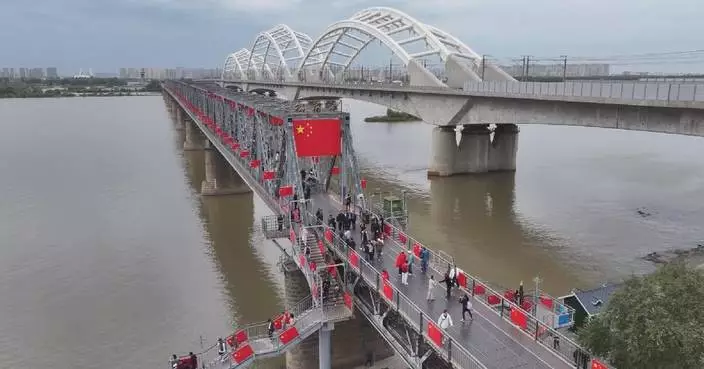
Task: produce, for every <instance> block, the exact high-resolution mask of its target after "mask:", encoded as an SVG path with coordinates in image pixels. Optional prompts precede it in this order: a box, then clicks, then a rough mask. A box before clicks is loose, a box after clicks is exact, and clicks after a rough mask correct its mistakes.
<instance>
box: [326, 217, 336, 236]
mask: <svg viewBox="0 0 704 369" xmlns="http://www.w3.org/2000/svg"><path fill="white" fill-rule="evenodd" d="M328 226H330V228H332V231H333V232H335V231H336V230H337V223H336V222H335V218H333V217H332V214H328Z"/></svg>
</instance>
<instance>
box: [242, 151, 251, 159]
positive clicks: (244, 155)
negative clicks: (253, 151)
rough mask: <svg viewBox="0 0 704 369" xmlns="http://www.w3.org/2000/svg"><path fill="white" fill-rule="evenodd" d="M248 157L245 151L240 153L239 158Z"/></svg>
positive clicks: (247, 152)
mask: <svg viewBox="0 0 704 369" xmlns="http://www.w3.org/2000/svg"><path fill="white" fill-rule="evenodd" d="M248 156H249V151H247V150H242V151H240V158H246V157H248Z"/></svg>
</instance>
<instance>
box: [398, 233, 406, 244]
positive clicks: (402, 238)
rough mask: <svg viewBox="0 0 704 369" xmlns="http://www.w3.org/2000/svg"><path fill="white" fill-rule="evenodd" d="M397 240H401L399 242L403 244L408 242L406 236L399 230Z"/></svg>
mask: <svg viewBox="0 0 704 369" xmlns="http://www.w3.org/2000/svg"><path fill="white" fill-rule="evenodd" d="M398 242H401V243H402V244H404V245H405V244H406V242H408V237H407V236H406V234H405V233H403V232H399V234H398Z"/></svg>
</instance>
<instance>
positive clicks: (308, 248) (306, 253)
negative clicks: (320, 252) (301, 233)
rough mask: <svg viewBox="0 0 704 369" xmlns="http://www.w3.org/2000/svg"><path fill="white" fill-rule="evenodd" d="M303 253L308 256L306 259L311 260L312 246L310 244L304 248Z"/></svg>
mask: <svg viewBox="0 0 704 369" xmlns="http://www.w3.org/2000/svg"><path fill="white" fill-rule="evenodd" d="M303 255H305V256H306V261H310V247H308V245H306V247H304V248H303Z"/></svg>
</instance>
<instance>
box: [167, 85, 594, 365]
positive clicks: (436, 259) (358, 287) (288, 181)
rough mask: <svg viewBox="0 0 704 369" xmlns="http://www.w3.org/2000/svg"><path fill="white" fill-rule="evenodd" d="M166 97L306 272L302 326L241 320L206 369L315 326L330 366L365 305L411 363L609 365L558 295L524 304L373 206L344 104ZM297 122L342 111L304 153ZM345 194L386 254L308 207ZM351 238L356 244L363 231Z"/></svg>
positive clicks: (328, 208)
mask: <svg viewBox="0 0 704 369" xmlns="http://www.w3.org/2000/svg"><path fill="white" fill-rule="evenodd" d="M164 99H165V101H166V104H167V106H168V107H169V109H170V111H171V112H172V113H173V115H174V116H175V117H176V119H177V120H179V119H181V118H183V120H187V121H188V122H189V123H188V124H194V125H195V126H196V127H198V129H199V130H200V131H202V133H203V134H204V135H205V137H206V138H207V140H208V142H209V143H210V145H212V149H213V150H216V152H217V153H218V154H219V155H220V156H221V157H222V158H223V159H224V160H225V161H227V162H228V163H229V164H230V165H231V166H232V168H233V169H234V170H235V171H236V172H237V174H238V175H239V176H240V177H241V179H242V180H243V181H244V182H245V183H246V184H247V185H248V186H249V187H250V188H251V189H252V190H253V191H254V192H256V193H257V195H259V196H260V197H261V198H262V199H263V200H264V201H265V203H266V204H267V205H268V207H269V208H270V209H271V210H272V211H273V213H274V215H272V216H267V217H264V218H263V219H262V228H263V231H264V234H265V235H266V237H267V238H270V239H274V240H276V244H277V245H278V246H279V248H280V249H281V251H282V255H283V257H284V261H285V262H284V263H282V264H283V265H284V268H285V269H286V270H289V271H291V270H293V271H296V272H297V273H299V274H301V275H302V276H303V277H302V278H301V279H302V280H303V283H304V284H305V285H306V291H308V290H309V291H310V293H309V294H308V296H307V297H304V298H303V299H302V300H300V301H296V302H293V303H290V302H288V301H287V305H288V307H287V308H288V310H289V311H292V312H294V313H295V316H296V321H295V324H293V325H290V326H283V324H281V323H282V321H281V320H278V319H277V321H278V323H277V328H280V329H278V330H277V331H276V332H275V333H274V334H273V335H272V334H268V332H267V323H255V324H251V325H248V326H245V327H242V328H241V329H239V330H238V331H236V332H232V334H231V335H229V336H228V339H227V341H228V343H230V344H231V346H230V347H231V351H230V352H228V353H227V354H226V355H222V356H219V355H217V354H216V353H215V352H213V350H209V351H206V352H203V353H201V354H200V355H201V362H203V363H206V364H207V366H208V367H210V368H239V367H244V366H247V365H249V364H251V363H252V362H254V361H255V360H256V359H257V358H263V357H270V356H274V355H280V354H282V353H285V352H289V351H292V350H295V349H296V347H297V345H301V344H304V341H305V339H306V338H307V337H309V336H311V335H313V334H315V333H317V334H318V338H319V353H318V354H319V358H318V362H319V364H320V368H321V369H329V368H330V367H331V355H330V350H331V348H330V337H331V330H332V329H334V323H335V322H341V321H345V320H348V319H350V318H351V317H352V316H353V315H354V314H358V315H359V316H362V317H364V318H366V319H367V320H368V321H369V322H370V323H371V325H372V326H373V327H374V328H375V329H376V330H377V331H378V333H379V334H380V335H381V336H382V337H383V338H384V340H386V342H387V343H388V345H389V346H390V347H391V348H393V349H394V350H395V352H396V353H397V354H398V356H399V357H400V358H402V359H403V360H404V361H405V362H406V363H407V364H408V366H409V367H411V368H413V369H421V368H462V369H509V368H517V369H529V368H530V369H563V368H575V367H578V368H580V369H581V368H586V367H587V365H591V367H592V368H599V369H601V368H606V366H603V364H601V363H600V362H599V361H598V360H597V359H595V358H592V357H591V355H590V354H589V353H588V352H587V351H586V350H584V349H582V348H581V347H579V345H577V344H576V343H575V342H573V341H572V340H570V339H569V338H568V337H566V336H564V335H563V334H562V333H560V332H559V328H560V327H565V326H569V325H570V323H571V322H572V311H571V310H570V309H569V308H568V307H566V306H564V305H562V303H561V302H560V301H558V300H557V299H554V298H552V297H550V296H549V295H547V294H545V293H543V292H541V291H534V292H529V293H527V294H526V296H527V297H526V299H525V301H524V302H523V303H522V304H521V305H520V306H519V305H517V304H516V303H515V302H514V300H513V299H512V297H511V296H510V294H508V293H505V292H502V291H498V290H496V289H493V288H492V287H491V286H490V284H489V283H487V282H486V281H483V280H481V279H479V278H477V277H475V276H473V275H471V274H470V273H469V272H467V271H464V270H462V269H459V268H458V267H457V266H454V261H453V260H454V258H453V257H452V256H451V255H448V254H447V253H445V252H443V251H441V250H439V249H433V248H431V247H430V246H427V245H423V244H422V243H421V242H419V241H417V240H416V239H414V238H413V236H412V235H410V234H408V233H407V232H406V231H405V229H404V227H403V224H405V222H404V221H403V218H404V216H403V214H401V215H399V214H396V213H388V212H385V211H384V208H383V207H382V206H380V204H378V203H374V201H373V200H371V199H370V197H369V196H367V195H369V194H368V193H367V192H366V188H365V187H366V180H364V179H363V178H361V176H360V172H359V167H358V165H357V161H356V157H355V153H354V148H353V147H352V133H351V130H350V126H349V115H348V113H344V112H337V111H329V112H325V111H322V112H305V111H300V109H297V107H296V105H295V103H294V102H290V101H284V100H279V99H276V98H274V97H267V96H260V95H252V94H248V93H244V92H236V91H232V90H229V89H226V88H223V87H220V86H217V85H215V84H202V83H186V82H177V81H167V82H166V83H165V84H164ZM299 119H303V120H316V119H339V120H340V122H341V136H342V145H341V146H342V147H341V150H340V154H339V155H336V156H332V157H319V158H301V157H298V156H297V153H296V146H295V142H294V138H293V137H294V136H293V135H294V132H293V129H294V128H293V126H294V122H296V121H297V120H299ZM190 122H192V123H190ZM301 171H306V172H307V173H310V174H309V176H308V178H309V179H310V178H314V179H315V181H313V182H310V183H308V182H307V183H308V186H310V187H309V188H312V189H313V190H312V195H311V196H310V199H308V200H307V201H304V200H296V199H304V198H305V196H304V192H303V188H304V186H303V180H304V179H303V178H302V175H301ZM346 193H349V194H350V195H351V198H352V199H354V200H353V204H352V208H353V209H354V210H356V211H358V212H360V213H364V212H367V213H370V214H372V216H377V217H381V216H383V217H385V219H386V223H384V227H383V234H384V237H385V239H386V241H385V245H384V256H383V258H381V259H379V258H377V259H376V260H368V259H366V258H365V257H363V256H362V254H360V253H359V252H358V251H357V250H356V249H355V248H353V247H350V246H349V245H348V243H347V242H345V241H343V240H342V239H341V238H340V237H339V236H338V235H337V234H336V233H335V232H334V231H333V230H332V229H330V228H329V227H328V226H326V225H323V224H320V223H319V222H318V221H317V219H316V217H315V215H313V214H312V212H313V211H315V209H321V210H322V211H323V212H324V214H325V216H327V215H328V214H337V213H338V212H340V211H341V209H343V207H342V205H341V203H340V201H339V199H340V194H346ZM294 196H295V197H294ZM372 198H373V196H372ZM296 207H297V208H298V209H301V210H302V211H301V213H300V216H296V215H295V214H293V213H292V211H293V209H294V208H296ZM353 235H354V238H355V239H356V241H357V244H358V245H361V240H360V234H359V232H356V231H354V232H353ZM306 247H308V248H309V249H310V250H311V253H310V256H308V257H305V255H304V250H305V249H306ZM423 247H426V248H427V249H428V250H429V251H430V255H431V256H430V265H429V269H428V272H427V274H421V273H418V271H419V270H418V269H419V267H418V266H419V265H420V262H418V263H416V265H417V266H416V269H415V270H416V274H415V275H414V276H413V278H412V279H411V280H410V282H409V284H408V285H402V284H401V283H400V281H399V280H398V279H397V277H396V276H395V274H396V273H395V264H394V263H395V259H396V257H397V255H398V254H399V253H401V252H407V253H409V255H410V256H409V257H412V258H418V256H419V254H420V251H421V249H422V248H423ZM452 266H454V267H456V268H457V269H455V273H456V277H457V283H458V287H457V288H455V289H453V292H452V293H453V296H452V298H451V299H450V300H448V302H447V304H446V303H444V302H443V294H444V291H443V292H441V288H438V291H435V294H436V295H437V299H438V301H436V302H428V301H427V300H426V293H427V291H428V282H427V278H428V277H429V276H428V275H433V276H434V277H435V278H436V280H440V279H442V277H443V275H444V274H445V272H446V271H448V270H449V269H450V268H451V267H452ZM385 270H388V271H393V272H392V276H391V277H389V276H388V275H386V274H385V273H383V271H385ZM287 278H288V276H287ZM324 281H327V283H331V285H332V289H331V290H328V291H332V292H330V293H327V294H326V293H324V292H323V291H322V289H321V285H324V283H325V282H324ZM287 283H288V282H287ZM287 291H288V287H287ZM465 294H466V295H468V296H470V297H471V299H472V301H474V319H473V320H472V322H471V323H467V324H461V323H460V322H459V319H460V317H461V315H462V314H461V312H460V306H459V304H458V303H456V300H455V299H456V298H458V297H459V296H460V295H465ZM287 299H288V297H287ZM443 309H448V311H449V312H450V314H451V316H452V317H453V318H454V319H455V320H456V322H457V323H456V324H455V326H454V327H451V328H449V329H447V330H443V329H441V328H440V327H439V326H438V325H437V324H436V320H437V318H438V316H439V315H440V313H441V312H442V310H443Z"/></svg>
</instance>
